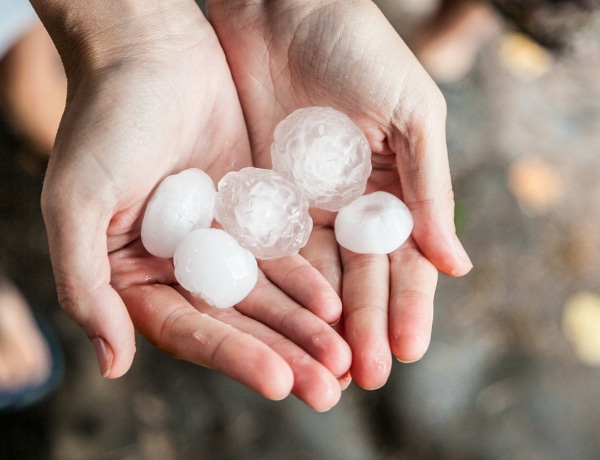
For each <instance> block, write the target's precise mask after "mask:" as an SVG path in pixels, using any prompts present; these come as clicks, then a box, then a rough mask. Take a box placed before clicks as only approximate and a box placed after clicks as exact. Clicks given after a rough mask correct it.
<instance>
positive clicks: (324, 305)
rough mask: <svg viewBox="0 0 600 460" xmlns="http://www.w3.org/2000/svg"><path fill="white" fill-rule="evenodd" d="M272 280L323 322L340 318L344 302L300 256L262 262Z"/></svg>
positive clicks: (263, 269)
mask: <svg viewBox="0 0 600 460" xmlns="http://www.w3.org/2000/svg"><path fill="white" fill-rule="evenodd" d="M258 265H259V267H260V268H261V270H262V271H263V273H264V274H265V275H266V276H267V278H269V280H270V281H271V282H272V283H274V284H275V285H276V286H277V287H279V288H280V289H281V290H282V291H283V292H285V293H286V294H287V295H288V296H290V297H291V298H292V299H294V300H295V301H296V302H298V303H299V304H300V305H302V306H303V307H305V308H307V309H308V310H309V311H311V312H312V313H314V314H315V315H317V316H318V317H319V318H321V319H322V320H323V321H325V322H327V323H329V324H332V323H335V322H337V321H338V320H339V318H340V314H341V313H342V301H341V299H340V297H339V295H338V294H337V293H336V291H335V290H334V289H333V287H332V286H331V284H329V282H328V281H327V279H325V278H324V277H323V276H322V275H321V273H319V271H318V270H317V269H316V268H315V267H313V266H312V265H311V264H310V263H309V262H308V261H307V260H306V259H304V258H303V257H302V256H300V255H295V256H290V257H281V258H279V259H274V260H263V261H259V264H258Z"/></svg>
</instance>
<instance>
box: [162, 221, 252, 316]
mask: <svg viewBox="0 0 600 460" xmlns="http://www.w3.org/2000/svg"><path fill="white" fill-rule="evenodd" d="M173 265H174V267H175V278H176V279H177V281H178V282H179V284H180V285H181V286H182V287H183V288H184V289H186V290H187V291H189V292H190V293H191V294H192V295H194V296H197V297H200V298H202V299H203V300H204V301H205V302H206V303H208V304H209V305H212V306H214V307H217V308H229V307H233V306H234V305H236V304H237V303H239V302H241V301H242V300H243V299H244V298H245V297H246V296H247V295H248V294H249V293H250V291H251V290H252V289H253V288H254V286H255V285H256V281H257V279H258V266H257V264H256V259H255V258H254V256H253V255H252V254H251V253H250V252H249V251H247V250H246V249H244V248H242V247H241V246H240V245H239V244H238V243H237V242H236V240H235V239H234V238H233V237H232V236H231V235H229V234H228V233H226V232H225V231H223V230H219V229H216V228H201V229H198V230H194V231H193V232H191V233H189V234H188V235H187V236H186V237H185V238H183V240H182V241H181V242H180V243H179V244H178V245H177V249H176V250H175V254H174V255H173Z"/></svg>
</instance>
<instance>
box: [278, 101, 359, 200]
mask: <svg viewBox="0 0 600 460" xmlns="http://www.w3.org/2000/svg"><path fill="white" fill-rule="evenodd" d="M271 160H272V163H273V166H272V167H273V170H275V171H277V172H278V173H279V174H281V175H282V176H283V177H285V178H286V179H288V180H289V181H290V182H293V183H295V184H296V185H297V186H298V187H300V188H301V189H302V190H303V191H304V193H305V194H306V196H307V197H308V200H309V202H310V205H311V206H314V207H317V208H321V209H326V210H328V211H337V210H338V209H340V208H341V207H342V206H345V205H347V204H348V203H350V202H351V201H353V200H355V199H356V198H358V197H359V196H361V195H362V194H363V193H364V191H365V187H366V184H367V179H368V178H369V175H370V174H371V148H370V146H369V142H368V141H367V138H366V137H365V135H364V133H363V132H362V131H361V130H360V128H359V127H358V126H356V125H355V124H354V122H353V121H352V120H351V119H350V118H349V117H348V116H347V115H345V114H344V113H342V112H339V111H337V110H335V109H333V108H331V107H306V108H302V109H298V110H296V111H294V112H292V113H291V114H290V115H289V116H288V117H287V118H285V119H284V120H282V121H281V122H280V123H279V124H278V125H277V126H276V128H275V132H274V134H273V144H272V145H271Z"/></svg>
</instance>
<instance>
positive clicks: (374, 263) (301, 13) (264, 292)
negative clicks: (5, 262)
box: [32, 0, 471, 411]
mask: <svg viewBox="0 0 600 460" xmlns="http://www.w3.org/2000/svg"><path fill="white" fill-rule="evenodd" d="M32 3H33V4H34V6H35V7H36V10H37V11H38V14H39V15H40V17H41V19H42V21H43V22H44V24H45V25H46V28H47V29H48V31H49V32H50V35H51V36H52V37H53V40H54V42H55V44H56V46H57V48H58V50H59V52H60V54H61V56H62V59H63V63H64V66H65V70H66V73H67V78H68V97H67V106H66V110H65V113H64V116H63V119H62V123H61V127H60V129H59V133H58V136H57V140H56V144H55V148H54V151H53V153H52V156H51V159H50V164H49V167H48V171H47V176H46V180H45V183H44V189H43V193H42V210H43V214H44V218H45V221H46V226H47V230H48V238H49V244H50V251H51V259H52V264H53V269H54V273H55V278H56V284H57V292H58V296H59V301H60V303H61V305H62V307H63V308H64V310H65V311H66V312H67V313H68V314H69V315H70V316H71V317H72V318H73V319H74V320H75V321H76V322H77V323H78V324H79V325H80V326H81V327H82V328H83V329H84V330H85V332H86V334H87V335H88V336H89V337H90V339H91V340H92V341H93V343H94V347H95V350H96V354H97V356H98V361H99V364H100V369H101V373H102V375H103V376H105V377H108V378H115V377H119V376H121V375H123V374H124V373H126V372H127V370H128V369H129V367H130V366H131V363H132V360H133V357H134V353H135V334H134V330H137V331H139V332H140V333H141V334H142V335H143V336H144V337H146V339H148V340H149V341H150V342H152V343H153V344H155V345H156V346H157V347H158V348H160V349H161V350H163V351H164V352H166V353H168V354H170V355H173V356H175V357H177V358H181V359H185V360H187V361H191V362H193V363H196V364H199V365H202V366H206V367H209V368H212V369H215V370H218V371H220V372H222V373H224V374H226V375H228V376H229V377H231V378H233V379H235V380H237V381H239V382H241V383H243V384H244V385H247V386H248V387H250V388H252V389H254V390H256V391H257V392H259V393H261V394H262V395H264V396H265V397H267V398H270V399H275V400H276V399H282V398H284V397H286V396H288V395H289V394H290V393H292V394H294V395H295V396H296V397H298V398H299V399H300V400H302V401H304V402H305V403H306V404H307V405H308V406H310V407H312V408H314V409H315V410H319V411H321V410H327V409H329V408H331V407H333V406H334V405H335V404H336V403H337V402H338V401H339V399H340V396H341V391H342V390H343V389H344V388H345V387H347V386H348V385H349V383H350V381H351V380H352V381H354V382H355V383H356V384H357V385H359V386H361V387H363V388H366V389H374V388H378V387H380V386H382V385H383V384H384V383H385V382H386V380H387V378H388V377H389V374H390V371H391V366H392V357H395V358H397V359H398V360H400V361H402V362H411V361H415V360H417V359H419V358H421V357H422V355H423V354H424V353H425V351H426V349H427V347H428V344H429V340H430V335H431V326H432V321H433V299H434V293H435V289H436V284H437V276H438V271H441V272H443V273H446V274H448V275H451V276H460V275H463V274H465V273H467V272H468V271H469V270H470V268H471V263H470V261H469V258H468V256H467V255H466V253H465V251H464V249H463V247H462V245H461V244H460V242H459V241H458V239H457V237H456V233H455V228H454V223H453V208H454V202H453V192H452V185H451V179H450V173H449V167H448V159H447V150H446V140H445V118H446V107H445V102H444V99H443V97H442V95H441V94H440V91H439V90H438V88H437V87H436V85H435V84H434V83H433V81H432V80H431V79H430V77H429V76H428V75H427V73H426V72H425V71H424V70H423V68H422V67H421V66H420V65H419V63H418V62H417V60H416V59H415V57H414V56H413V55H412V53H411V52H410V51H409V49H408V48H407V46H406V45H405V44H404V43H403V41H402V40H401V39H400V37H399V36H398V35H397V33H396V32H395V31H394V29H393V28H392V27H391V25H390V24H389V23H388V22H387V20H386V19H385V18H384V16H383V15H382V14H381V12H380V11H379V10H378V9H377V8H376V7H375V6H374V4H373V3H372V2H371V1H367V0H338V1H335V0H329V1H328V0H271V1H266V0H265V1H242V0H229V1H226V0H209V1H208V2H207V11H208V19H206V18H205V17H204V15H203V14H202V13H201V11H200V10H199V8H198V7H197V6H196V4H195V3H194V2H193V0H169V1H162V2H159V1H148V0H144V1H140V0H119V1H116V0H115V1H107V2H101V4H99V3H97V2H93V1H92V0H81V1H78V2H69V1H68V0H53V1H52V2H48V1H44V0H33V1H32ZM306 106H331V107H334V108H335V109H337V110H340V111H342V112H344V113H346V114H347V115H349V116H350V117H351V118H352V119H353V121H354V122H355V123H356V124H357V125H358V126H359V127H360V128H362V130H363V131H364V132H365V134H366V136H367V138H368V140H369V143H370V146H371V149H372V152H373V156H372V162H373V173H372V175H371V177H370V179H369V182H368V188H367V192H371V191H375V190H385V191H388V192H391V193H393V194H395V195H397V196H398V197H400V198H401V199H402V200H403V201H405V202H406V204H407V205H408V207H409V208H410V209H411V211H412V214H413V217H414V221H415V227H414V231H413V234H412V237H411V238H410V239H409V240H408V241H407V242H406V243H405V244H404V245H403V246H402V247H401V248H400V249H398V250H396V251H395V252H393V253H391V254H389V255H359V254H354V253H351V252H349V251H347V250H344V249H343V248H340V247H339V246H338V244H337V243H336V240H335V237H334V234H333V229H332V224H333V219H334V218H335V215H334V214H333V213H329V212H324V211H318V210H314V212H312V216H313V220H314V230H313V232H312V235H311V237H310V240H309V242H308V244H307V246H306V247H305V248H303V249H302V251H301V252H300V254H298V255H296V256H291V257H285V258H281V259H277V260H270V261H260V262H259V267H260V270H261V273H260V275H259V280H258V284H257V286H256V287H255V288H254V290H253V291H252V292H251V293H250V294H249V295H248V297H247V298H246V299H244V300H243V301H242V302H240V303H239V304H238V305H237V306H236V307H235V308H232V309H225V310H219V309H216V308H213V307H210V306H209V305H207V304H205V303H203V302H202V301H201V300H199V299H197V298H194V297H192V296H190V295H189V294H188V293H187V292H185V291H184V290H183V289H182V288H181V287H180V286H178V285H177V283H176V281H175V279H174V276H173V265H172V262H171V261H170V260H164V259H158V258H155V257H153V256H151V255H149V254H148V253H147V252H146V251H145V250H144V248H143V246H142V244H141V241H140V226H141V218H142V216H143V212H144V207H145V204H146V203H147V200H148V198H149V196H150V195H151V193H152V191H153V189H154V188H155V187H156V186H157V184H158V183H159V182H160V181H161V180H162V179H163V178H164V177H166V176H167V175H170V174H174V173H177V172H179V171H181V170H183V169H186V168H190V167H196V168H200V169H203V170H204V171H206V172H207V173H208V174H210V176H211V177H212V178H213V180H214V181H215V183H216V182H217V181H218V180H219V179H220V178H221V177H222V176H223V175H224V174H225V173H227V172H228V171H231V170H238V169H240V168H242V167H245V166H249V165H251V164H254V165H255V166H257V167H264V168H269V167H270V144H271V141H272V134H273V130H274V128H275V125H276V124H277V123H278V122H279V121H280V120H282V119H283V118H284V117H285V116H286V115H288V114H289V113H291V112H292V111H294V110H295V109H297V108H299V107H306Z"/></svg>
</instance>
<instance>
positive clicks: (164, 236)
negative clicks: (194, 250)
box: [142, 168, 217, 259]
mask: <svg viewBox="0 0 600 460" xmlns="http://www.w3.org/2000/svg"><path fill="white" fill-rule="evenodd" d="M216 193H217V191H216V189H215V185H214V183H213V181H212V179H211V178H210V176H209V175H208V174H206V173H205V172H204V171H202V170H200V169H196V168H190V169H186V170H184V171H181V172H180V173H179V174H174V175H172V176H168V177H166V178H165V179H164V180H163V181H162V182H161V183H160V185H159V186H158V188H157V189H156V190H155V191H154V194H153V195H152V197H151V198H150V201H149V202H148V206H147V207H146V211H145V213H144V219H143V221H142V243H143V244H144V247H145V248H146V249H147V250H148V252H149V253H150V254H153V255H155V256H157V257H164V258H166V259H168V258H170V257H173V252H174V251H175V247H176V246H177V244H178V243H179V242H180V241H181V239H182V238H183V237H184V236H185V235H187V234H188V233H190V232H191V231H192V230H195V229H197V228H208V227H210V225H211V223H212V220H213V206H214V200H215V195H216Z"/></svg>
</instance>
